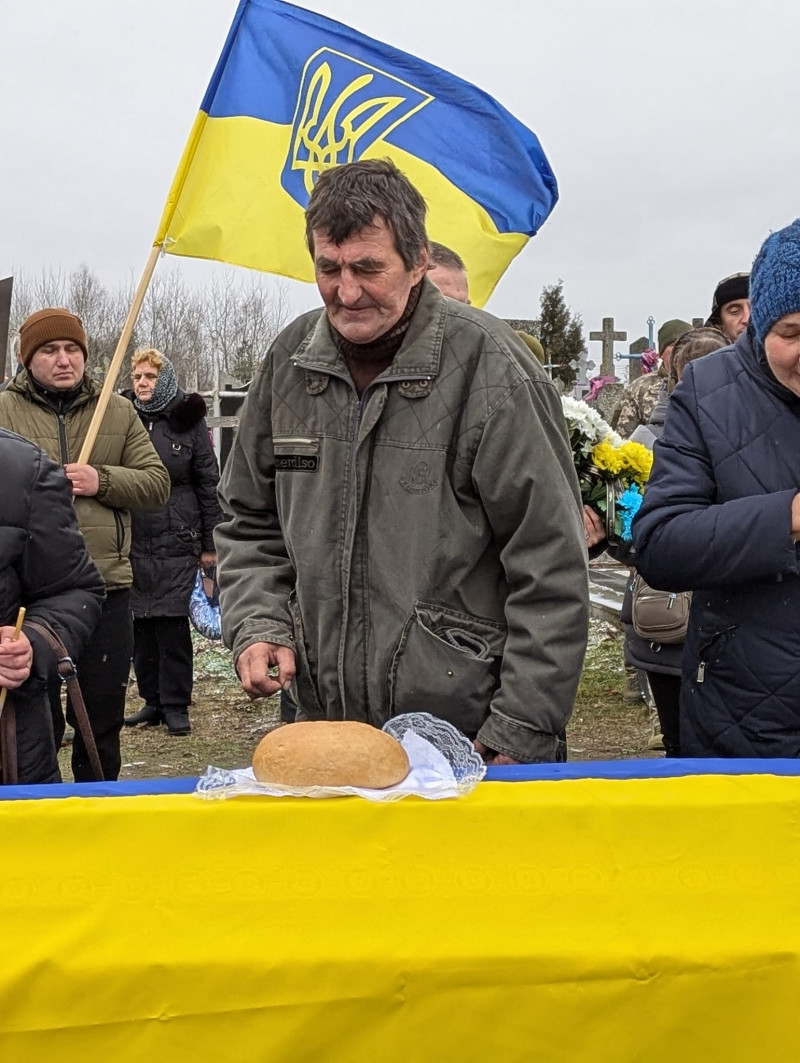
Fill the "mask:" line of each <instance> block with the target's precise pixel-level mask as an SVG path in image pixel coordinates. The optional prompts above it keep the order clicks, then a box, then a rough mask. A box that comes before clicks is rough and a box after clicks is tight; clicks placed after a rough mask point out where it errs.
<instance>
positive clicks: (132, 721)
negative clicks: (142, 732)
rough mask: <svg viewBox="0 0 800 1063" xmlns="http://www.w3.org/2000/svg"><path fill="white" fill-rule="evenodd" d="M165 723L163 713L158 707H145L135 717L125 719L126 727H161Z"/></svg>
mask: <svg viewBox="0 0 800 1063" xmlns="http://www.w3.org/2000/svg"><path fill="white" fill-rule="evenodd" d="M163 722H164V716H163V713H162V712H161V709H159V707H158V706H157V705H145V706H144V708H142V709H139V711H138V712H135V713H134V714H133V716H126V717H125V726H126V727H141V726H144V727H160V726H161V724H162V723H163Z"/></svg>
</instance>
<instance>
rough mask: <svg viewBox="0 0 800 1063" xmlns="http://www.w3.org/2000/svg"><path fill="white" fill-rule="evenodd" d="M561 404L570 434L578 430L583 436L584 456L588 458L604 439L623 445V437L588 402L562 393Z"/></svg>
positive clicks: (615, 444)
mask: <svg viewBox="0 0 800 1063" xmlns="http://www.w3.org/2000/svg"><path fill="white" fill-rule="evenodd" d="M561 406H562V408H563V410H564V417H565V418H566V421H567V428H568V429H569V431H570V434H572V433H573V432H576V431H577V432H578V433H579V434H580V436H581V437H582V438H581V440H580V450H581V453H582V454H583V455H584V457H587V458H588V457H589V455H590V454H591V452H592V450H593V448H594V447H596V446H597V444H598V443H602V442H603V441H604V440H605V441H606V442H608V443H610V444H611V445H612V446H614V447H618V446H621V444H622V437H621V436H619V435H618V434H617V433H616V432H615V431H614V430H613V429H612V428H611V426H610V425H609V424H608V422H607V421H604V420H603V418H602V417H601V416H600V414H599V413H598V412H597V410H593V409H592V407H591V406H590V405H589V404H588V403H586V402H582V401H581V400H580V399H573V398H572V397H571V396H569V395H562V396H561Z"/></svg>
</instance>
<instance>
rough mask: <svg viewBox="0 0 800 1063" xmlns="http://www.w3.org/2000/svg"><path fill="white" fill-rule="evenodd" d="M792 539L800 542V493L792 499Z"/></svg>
mask: <svg viewBox="0 0 800 1063" xmlns="http://www.w3.org/2000/svg"><path fill="white" fill-rule="evenodd" d="M792 538H793V539H794V541H795V542H798V540H800V492H798V493H797V494H796V495H795V496H794V498H793V499H792Z"/></svg>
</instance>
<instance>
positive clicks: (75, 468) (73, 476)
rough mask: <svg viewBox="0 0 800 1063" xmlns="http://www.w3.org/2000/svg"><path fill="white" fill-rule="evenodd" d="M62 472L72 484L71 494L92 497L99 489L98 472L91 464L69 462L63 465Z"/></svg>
mask: <svg viewBox="0 0 800 1063" xmlns="http://www.w3.org/2000/svg"><path fill="white" fill-rule="evenodd" d="M64 472H65V473H66V474H67V477H68V478H69V481H70V483H71V484H72V493H73V495H82V496H84V497H86V498H93V497H94V495H96V494H97V492H98V490H99V489H100V474H99V473H98V471H97V469H95V468H94V466H92V465H78V464H77V463H76V462H70V463H69V464H68V465H65V466H64Z"/></svg>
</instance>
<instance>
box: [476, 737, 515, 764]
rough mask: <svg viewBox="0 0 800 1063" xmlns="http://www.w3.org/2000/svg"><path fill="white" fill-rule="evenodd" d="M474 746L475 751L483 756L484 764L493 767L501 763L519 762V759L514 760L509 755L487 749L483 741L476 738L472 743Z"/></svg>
mask: <svg viewBox="0 0 800 1063" xmlns="http://www.w3.org/2000/svg"><path fill="white" fill-rule="evenodd" d="M472 744H473V745H474V746H475V752H476V753H480V755H481V757H483V763H484V764H491V765H492V766H494V767H499V766H500V765H501V764H521V763H522V761H521V760H514V758H513V757H509V756H508V755H507V754H506V753H496V752H495V751H494V750H493V749H489V747H488V746H485V745H484V744H483V742H479V741H478V739H477V738H476V739H475V741H474V742H473V743H472Z"/></svg>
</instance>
